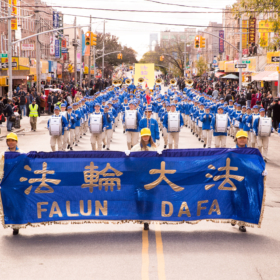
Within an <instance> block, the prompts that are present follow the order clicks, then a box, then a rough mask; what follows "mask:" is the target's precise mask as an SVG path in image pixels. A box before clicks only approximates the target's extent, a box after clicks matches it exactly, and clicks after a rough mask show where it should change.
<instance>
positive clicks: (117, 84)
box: [112, 79, 122, 87]
mask: <svg viewBox="0 0 280 280" xmlns="http://www.w3.org/2000/svg"><path fill="white" fill-rule="evenodd" d="M112 84H113V86H114V87H120V86H121V85H122V80H121V79H116V80H114V81H113V83H112Z"/></svg>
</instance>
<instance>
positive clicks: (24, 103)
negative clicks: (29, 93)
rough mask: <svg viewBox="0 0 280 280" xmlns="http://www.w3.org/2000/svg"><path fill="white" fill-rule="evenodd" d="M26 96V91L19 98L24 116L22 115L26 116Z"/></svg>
mask: <svg viewBox="0 0 280 280" xmlns="http://www.w3.org/2000/svg"><path fill="white" fill-rule="evenodd" d="M26 103H27V100H26V97H25V95H24V93H21V95H20V99H19V108H20V115H21V117H22V115H23V116H24V117H25V116H26Z"/></svg>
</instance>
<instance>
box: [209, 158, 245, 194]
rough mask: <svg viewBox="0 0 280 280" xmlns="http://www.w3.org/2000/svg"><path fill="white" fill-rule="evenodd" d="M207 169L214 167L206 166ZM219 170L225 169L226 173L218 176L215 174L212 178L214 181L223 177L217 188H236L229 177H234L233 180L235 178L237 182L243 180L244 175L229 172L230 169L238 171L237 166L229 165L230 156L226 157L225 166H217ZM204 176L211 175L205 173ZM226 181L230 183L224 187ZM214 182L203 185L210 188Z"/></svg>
mask: <svg viewBox="0 0 280 280" xmlns="http://www.w3.org/2000/svg"><path fill="white" fill-rule="evenodd" d="M208 168H209V169H215V167H214V166H212V165H211V166H210V165H209V166H208ZM218 170H219V171H226V174H225V175H219V176H215V177H214V178H213V180H214V181H215V182H216V181H218V180H220V179H223V178H224V179H225V180H224V181H223V182H222V183H221V184H220V186H219V188H218V189H219V190H226V191H236V190H237V188H236V186H235V185H234V183H233V182H232V180H230V179H234V180H237V181H239V182H241V181H243V180H244V177H243V176H238V175H231V174H230V171H238V167H231V166H230V158H227V160H226V166H223V167H220V168H218ZM205 177H206V178H212V177H213V176H212V175H211V174H209V173H208V174H206V175H205ZM226 183H228V184H230V185H231V187H225V184H226ZM214 186H215V184H211V185H206V186H205V190H207V191H208V190H210V189H211V188H212V187H214Z"/></svg>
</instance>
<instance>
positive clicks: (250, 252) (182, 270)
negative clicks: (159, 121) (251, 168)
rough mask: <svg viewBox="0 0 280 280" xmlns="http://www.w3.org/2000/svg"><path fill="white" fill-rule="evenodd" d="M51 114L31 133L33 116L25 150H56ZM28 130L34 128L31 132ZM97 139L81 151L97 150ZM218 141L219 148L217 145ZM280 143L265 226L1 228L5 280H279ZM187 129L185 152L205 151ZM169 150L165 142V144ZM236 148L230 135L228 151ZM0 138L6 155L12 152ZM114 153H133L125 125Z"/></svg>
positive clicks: (85, 141)
mask: <svg viewBox="0 0 280 280" xmlns="http://www.w3.org/2000/svg"><path fill="white" fill-rule="evenodd" d="M47 119H48V117H47V116H43V117H41V118H40V119H39V123H38V130H37V132H30V131H28V130H30V128H29V125H28V119H27V118H24V120H23V122H22V126H23V127H26V130H27V131H25V132H22V133H21V134H20V135H19V147H20V148H21V149H23V150H24V151H26V152H29V151H34V150H35V151H46V152H49V151H51V149H50V144H49V135H48V131H47V130H46V123H47ZM27 127H28V129H27ZM89 139H90V135H89V133H88V135H86V136H84V137H83V138H82V139H81V141H80V143H79V146H78V147H75V150H77V151H81V150H90V147H91V146H90V141H89ZM213 144H214V143H213ZM279 144H280V138H279V137H278V136H276V135H272V136H271V139H270V144H269V153H268V163H267V167H266V169H267V171H268V177H267V186H268V189H267V197H266V207H265V213H264V219H263V224H262V227H261V228H260V229H259V228H248V229H247V233H241V232H239V231H238V227H232V226H231V225H229V224H221V223H212V222H204V221H203V222H200V223H198V224H197V225H187V224H179V225H158V224H152V225H150V230H149V232H147V231H143V226H142V225H138V224H89V225H50V226H41V227H37V228H32V227H27V228H26V229H21V230H20V234H19V235H18V236H13V235H12V231H11V229H3V228H2V229H0V279H1V280H2V279H7V280H10V279H11V280H14V279H22V280H25V279H41V280H44V279H48V280H49V279H61V280H64V279H67V280H72V279H73V280H76V279H85V280H87V279H129V280H131V279H160V280H162V279H176V280H177V279H199V280H201V279H207V280H208V279H217V280H219V279H221V280H224V279H227V280H231V279H236V280H240V279H268V280H272V279H276V280H278V279H280V276H279V275H280V235H279V232H280V222H279V217H280V208H279V207H280V184H279V173H278V172H279V170H280V169H279V167H280V154H279V148H278V147H279ZM202 145H203V144H202V143H200V142H198V141H197V138H196V137H194V136H193V135H192V134H191V133H190V130H189V129H188V128H183V130H182V132H181V136H180V141H179V148H202ZM161 146H162V147H163V141H161ZM233 146H234V143H233V140H232V139H231V138H229V137H228V147H233ZM5 147H6V144H5V141H0V150H3V149H5ZM111 150H120V151H123V150H126V136H125V135H124V134H123V133H122V127H121V125H120V124H119V126H118V127H117V130H116V132H115V133H114V136H113V142H112V143H111Z"/></svg>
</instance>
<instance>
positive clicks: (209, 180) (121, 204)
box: [0, 148, 265, 227]
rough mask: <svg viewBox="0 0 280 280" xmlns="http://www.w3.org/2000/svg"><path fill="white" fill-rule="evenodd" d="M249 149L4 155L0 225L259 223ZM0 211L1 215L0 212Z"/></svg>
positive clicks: (257, 172)
mask: <svg viewBox="0 0 280 280" xmlns="http://www.w3.org/2000/svg"><path fill="white" fill-rule="evenodd" d="M264 168H265V163H264V161H263V158H262V156H261V154H260V153H259V151H258V150H257V149H251V148H247V149H193V150H165V151H163V153H162V154H161V155H159V154H158V153H157V152H132V153H131V154H130V155H129V156H126V155H125V153H123V152H113V151H112V152H102V151H100V152H94V151H90V152H89V151H84V152H53V153H45V152H40V153H37V152H30V153H28V154H19V153H5V165H4V178H3V180H2V183H1V198H2V203H1V207H3V214H4V218H3V219H2V222H3V225H4V226H5V227H6V226H9V225H15V224H16V225H21V226H25V225H27V224H36V223H45V222H54V221H73V220H75V221H89V222H90V221H96V220H102V221H104V220H107V221H124V220H125V221H143V220H150V221H161V222H183V221H185V222H195V221H198V220H205V219H206V220H223V221H230V220H235V221H241V222H244V224H255V225H259V226H260V223H261V217H262V211H263V207H262V206H263V204H264V201H263V197H264V179H263V176H262V172H263V170H264ZM0 210H1V209H0Z"/></svg>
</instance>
